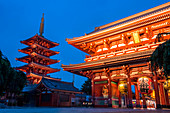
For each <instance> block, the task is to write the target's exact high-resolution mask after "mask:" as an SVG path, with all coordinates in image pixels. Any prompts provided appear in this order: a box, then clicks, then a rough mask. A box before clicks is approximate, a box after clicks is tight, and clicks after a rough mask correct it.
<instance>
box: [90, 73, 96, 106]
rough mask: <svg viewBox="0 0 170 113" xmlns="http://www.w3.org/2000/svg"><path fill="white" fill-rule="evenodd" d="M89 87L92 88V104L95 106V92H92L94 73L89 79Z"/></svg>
mask: <svg viewBox="0 0 170 113" xmlns="http://www.w3.org/2000/svg"><path fill="white" fill-rule="evenodd" d="M91 87H92V88H91V89H92V104H93V106H95V92H94V88H95V87H94V75H93V76H92V79H91Z"/></svg>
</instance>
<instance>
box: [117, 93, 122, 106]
mask: <svg viewBox="0 0 170 113" xmlns="http://www.w3.org/2000/svg"><path fill="white" fill-rule="evenodd" d="M117 92H118V95H119V107H121V94H120V91H119V90H118V91H117Z"/></svg>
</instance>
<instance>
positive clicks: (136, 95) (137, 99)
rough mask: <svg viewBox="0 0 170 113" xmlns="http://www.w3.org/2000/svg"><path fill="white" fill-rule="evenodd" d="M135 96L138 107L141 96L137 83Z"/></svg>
mask: <svg viewBox="0 0 170 113" xmlns="http://www.w3.org/2000/svg"><path fill="white" fill-rule="evenodd" d="M135 97H136V107H140V96H139V91H138V87H137V84H135Z"/></svg>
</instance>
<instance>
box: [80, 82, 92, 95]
mask: <svg viewBox="0 0 170 113" xmlns="http://www.w3.org/2000/svg"><path fill="white" fill-rule="evenodd" d="M91 90H92V89H91V80H90V79H87V80H86V81H85V83H84V84H83V85H82V86H81V91H82V92H84V93H86V94H87V95H91V92H92V91H91Z"/></svg>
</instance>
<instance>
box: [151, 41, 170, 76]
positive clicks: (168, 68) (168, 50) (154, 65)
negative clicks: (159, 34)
mask: <svg viewBox="0 0 170 113" xmlns="http://www.w3.org/2000/svg"><path fill="white" fill-rule="evenodd" d="M150 61H151V66H150V68H151V71H152V73H153V74H157V70H158V69H160V70H162V71H163V73H164V76H165V77H166V78H167V79H168V76H170V40H168V41H166V42H164V43H163V44H160V45H159V46H158V47H157V48H156V49H155V51H154V52H153V54H152V55H151V57H150Z"/></svg>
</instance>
